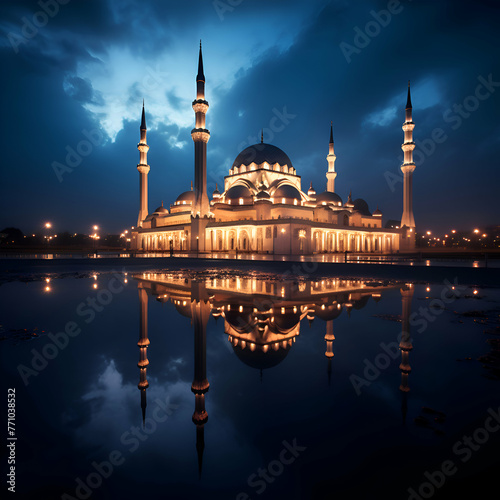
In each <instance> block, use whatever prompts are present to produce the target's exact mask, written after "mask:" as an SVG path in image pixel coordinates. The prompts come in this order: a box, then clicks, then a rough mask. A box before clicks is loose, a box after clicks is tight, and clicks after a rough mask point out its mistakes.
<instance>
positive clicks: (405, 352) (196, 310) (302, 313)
mask: <svg viewBox="0 0 500 500" xmlns="http://www.w3.org/2000/svg"><path fill="white" fill-rule="evenodd" d="M134 278H135V279H136V280H137V282H138V285H137V286H138V290H139V302H140V335H139V342H138V346H139V351H140V357H139V363H138V367H139V369H140V381H139V385H138V387H139V389H140V391H141V409H142V419H143V423H144V421H145V418H146V404H147V402H146V389H147V388H148V386H149V383H148V381H147V377H146V369H147V366H148V364H149V361H148V357H147V349H148V346H149V338H148V296H149V295H150V296H152V297H154V298H156V300H157V301H159V302H162V303H164V302H168V301H170V302H171V303H172V304H173V305H174V306H175V308H176V309H177V311H178V312H179V313H180V314H182V315H183V316H186V317H188V318H191V324H192V325H193V327H194V361H195V363H194V366H195V368H194V379H193V383H192V385H191V390H192V392H193V393H194V396H195V407H194V408H195V409H194V413H193V417H192V420H193V423H194V424H195V425H196V450H197V453H198V467H199V474H200V476H201V471H202V460H203V450H204V447H205V440H204V428H205V424H206V423H207V421H208V414H207V412H206V410H205V394H206V393H207V392H208V389H209V387H210V384H209V382H208V380H207V375H206V374H207V367H206V328H207V323H208V319H209V317H210V314H211V315H212V316H213V317H214V318H215V319H216V320H217V319H218V318H221V317H222V318H223V319H224V333H225V334H226V335H227V338H228V341H229V342H230V343H231V345H232V347H233V350H234V353H235V355H236V356H237V357H238V359H239V360H240V361H242V362H243V363H245V364H246V365H248V366H250V367H252V368H255V369H258V370H260V375H261V378H262V372H263V370H265V369H270V368H273V367H275V366H277V365H278V364H279V363H281V362H282V361H283V360H284V359H285V357H286V356H287V355H288V353H289V352H290V349H291V347H292V346H293V344H294V342H295V340H296V338H297V336H298V335H299V334H300V323H301V321H302V320H303V319H304V318H305V319H307V320H308V321H309V323H310V324H311V323H312V322H313V321H314V320H315V319H316V318H319V319H320V320H323V321H324V322H325V325H326V327H325V336H324V340H325V342H326V351H325V356H326V358H327V367H328V368H327V373H328V381H329V383H330V379H331V371H332V369H331V364H332V358H333V356H334V352H333V341H334V340H335V335H334V325H333V323H334V320H335V319H336V318H338V317H339V316H340V314H341V313H342V311H346V313H347V314H348V315H349V316H350V315H351V314H352V312H353V310H359V309H362V308H363V307H365V305H366V304H367V302H368V301H369V299H370V297H371V298H372V299H373V300H375V301H376V302H378V301H379V300H380V298H381V293H382V292H384V291H385V290H388V289H395V288H397V287H398V286H401V285H397V284H389V285H387V284H383V283H380V282H374V281H363V280H349V279H326V280H321V281H311V280H294V281H292V280H290V281H264V280H262V279H256V278H239V277H231V278H223V279H221V278H210V279H203V278H197V279H193V278H190V277H188V276H182V275H181V276H180V275H179V274H156V273H143V274H141V275H136V276H134ZM400 291H401V299H402V317H401V323H402V332H401V340H400V343H399V348H400V351H401V364H400V365H399V368H400V370H401V384H400V386H399V389H400V390H401V393H402V407H401V409H402V414H403V421H404V420H405V418H406V412H407V394H408V392H409V390H410V389H409V386H408V376H409V373H410V371H411V367H410V363H409V353H410V351H411V350H412V349H413V346H412V343H411V337H410V314H411V301H412V298H413V293H414V288H413V285H412V284H406V285H404V286H402V287H401V288H400Z"/></svg>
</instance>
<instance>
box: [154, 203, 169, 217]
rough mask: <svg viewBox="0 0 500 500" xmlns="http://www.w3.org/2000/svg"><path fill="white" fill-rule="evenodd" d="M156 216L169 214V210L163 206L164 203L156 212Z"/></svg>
mask: <svg viewBox="0 0 500 500" xmlns="http://www.w3.org/2000/svg"><path fill="white" fill-rule="evenodd" d="M154 213H155V214H168V210H167V209H166V208H165V207H164V206H163V201H162V202H161V205H160V206H159V207H158V208H157V209H156V210H155V211H154Z"/></svg>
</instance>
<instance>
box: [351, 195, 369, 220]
mask: <svg viewBox="0 0 500 500" xmlns="http://www.w3.org/2000/svg"><path fill="white" fill-rule="evenodd" d="M353 205H354V210H355V211H356V212H359V213H360V214H361V215H368V216H371V212H370V210H369V208H368V203H366V201H365V200H363V199H362V198H357V199H356V200H354V201H353Z"/></svg>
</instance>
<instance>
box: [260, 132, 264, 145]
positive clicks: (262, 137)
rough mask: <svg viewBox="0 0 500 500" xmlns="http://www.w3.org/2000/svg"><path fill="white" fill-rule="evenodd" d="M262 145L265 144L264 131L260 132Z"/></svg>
mask: <svg viewBox="0 0 500 500" xmlns="http://www.w3.org/2000/svg"><path fill="white" fill-rule="evenodd" d="M260 143H261V144H264V129H261V131H260Z"/></svg>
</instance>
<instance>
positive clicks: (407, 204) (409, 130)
mask: <svg viewBox="0 0 500 500" xmlns="http://www.w3.org/2000/svg"><path fill="white" fill-rule="evenodd" d="M405 113H406V117H405V122H404V123H403V131H404V133H405V142H404V144H403V145H402V146H401V149H402V150H403V152H404V161H403V164H402V165H401V171H402V172H403V176H404V183H403V216H402V217H401V227H403V226H406V227H408V228H409V229H410V231H411V232H413V233H414V231H415V219H414V218H413V194H412V183H413V171H414V170H415V163H414V162H413V150H414V149H415V143H414V142H413V129H414V128H415V124H414V123H413V121H412V116H411V115H412V107H411V96H410V82H409V81H408V99H407V101H406V110H405Z"/></svg>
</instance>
